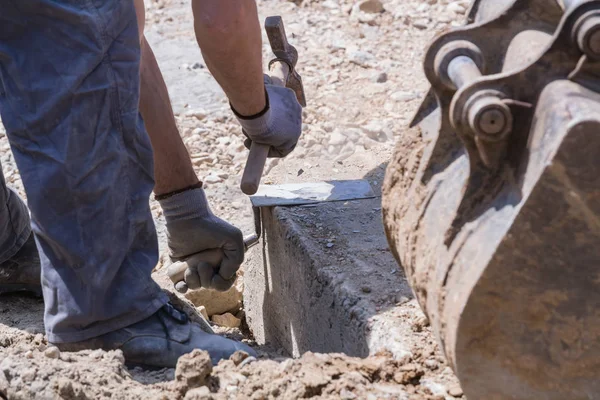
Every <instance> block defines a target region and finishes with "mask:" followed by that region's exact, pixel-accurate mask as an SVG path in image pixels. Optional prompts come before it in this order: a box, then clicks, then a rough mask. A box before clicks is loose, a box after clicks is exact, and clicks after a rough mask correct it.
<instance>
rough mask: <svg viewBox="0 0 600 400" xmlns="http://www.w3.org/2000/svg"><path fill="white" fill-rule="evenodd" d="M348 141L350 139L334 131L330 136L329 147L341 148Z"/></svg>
mask: <svg viewBox="0 0 600 400" xmlns="http://www.w3.org/2000/svg"><path fill="white" fill-rule="evenodd" d="M347 141H348V137H347V136H344V135H343V134H341V133H340V132H339V131H337V130H336V131H333V133H332V134H331V135H330V136H329V145H331V146H341V145H343V144H344V143H346V142H347Z"/></svg>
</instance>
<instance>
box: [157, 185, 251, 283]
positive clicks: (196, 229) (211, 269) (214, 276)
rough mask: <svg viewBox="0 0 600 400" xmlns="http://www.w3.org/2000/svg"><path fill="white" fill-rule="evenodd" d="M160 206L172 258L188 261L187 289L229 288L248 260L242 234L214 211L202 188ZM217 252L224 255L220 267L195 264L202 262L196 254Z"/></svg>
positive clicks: (161, 201)
mask: <svg viewBox="0 0 600 400" xmlns="http://www.w3.org/2000/svg"><path fill="white" fill-rule="evenodd" d="M159 203H160V206H161V207H162V209H163V214H164V216H165V220H166V222H167V236H168V244H169V250H170V251H171V258H172V259H173V260H174V261H187V264H188V268H187V270H186V272H185V283H186V284H187V287H188V288H189V289H192V290H194V289H200V288H201V287H203V288H206V289H215V290H219V291H225V290H227V289H229V288H230V287H231V285H233V283H234V282H235V278H236V272H237V270H238V269H239V267H240V265H241V264H242V262H243V261H244V238H243V235H242V231H240V230H239V229H238V228H236V227H235V226H233V225H230V224H229V223H227V222H225V221H223V220H222V219H220V218H218V217H216V216H215V215H214V214H213V213H212V212H211V210H210V208H209V206H208V202H207V200H206V196H205V194H204V190H203V189H201V188H200V189H192V190H188V191H185V192H182V193H178V194H175V195H173V196H170V197H168V198H166V199H162V200H159ZM213 249H221V250H222V252H223V259H222V261H221V263H220V265H211V264H209V263H207V262H202V261H197V262H195V261H194V260H197V259H198V257H194V255H197V254H198V253H200V252H203V251H206V250H213ZM200 258H201V257H200Z"/></svg>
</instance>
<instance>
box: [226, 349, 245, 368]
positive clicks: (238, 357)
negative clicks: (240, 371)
mask: <svg viewBox="0 0 600 400" xmlns="http://www.w3.org/2000/svg"><path fill="white" fill-rule="evenodd" d="M248 357H250V354H248V353H246V352H245V351H242V350H238V351H236V352H235V353H233V354H232V355H231V357H229V359H230V360H231V361H233V363H234V364H235V365H240V364H241V363H242V361H244V360H245V359H246V358H248Z"/></svg>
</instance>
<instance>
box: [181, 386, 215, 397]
mask: <svg viewBox="0 0 600 400" xmlns="http://www.w3.org/2000/svg"><path fill="white" fill-rule="evenodd" d="M212 398H213V396H212V395H211V393H210V389H209V388H207V387H206V386H202V387H199V388H194V389H192V390H188V391H187V393H186V394H185V397H184V400H209V399H212Z"/></svg>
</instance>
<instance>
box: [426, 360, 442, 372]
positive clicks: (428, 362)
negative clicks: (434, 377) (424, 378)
mask: <svg viewBox="0 0 600 400" xmlns="http://www.w3.org/2000/svg"><path fill="white" fill-rule="evenodd" d="M423 364H425V366H426V367H427V368H429V369H431V370H434V369H437V368H438V366H439V364H438V362H437V361H436V360H425V362H424V363H423Z"/></svg>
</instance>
